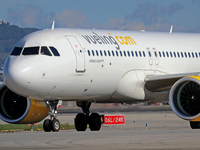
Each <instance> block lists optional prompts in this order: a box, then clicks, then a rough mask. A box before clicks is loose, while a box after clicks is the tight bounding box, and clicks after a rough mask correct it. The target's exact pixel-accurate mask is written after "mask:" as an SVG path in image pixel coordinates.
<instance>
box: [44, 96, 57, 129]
mask: <svg viewBox="0 0 200 150" xmlns="http://www.w3.org/2000/svg"><path fill="white" fill-rule="evenodd" d="M58 102H59V100H55V101H45V104H46V105H47V106H48V107H49V108H50V111H49V115H50V119H46V120H45V121H44V123H43V129H44V131H45V132H51V131H53V132H58V131H59V130H60V122H59V120H58V119H56V113H57V104H58Z"/></svg>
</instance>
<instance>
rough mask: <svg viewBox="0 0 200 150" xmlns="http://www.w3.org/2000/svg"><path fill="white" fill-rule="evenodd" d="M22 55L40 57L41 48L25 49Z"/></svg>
mask: <svg viewBox="0 0 200 150" xmlns="http://www.w3.org/2000/svg"><path fill="white" fill-rule="evenodd" d="M22 54H23V55H38V54H39V47H25V48H24V51H23V53H22Z"/></svg>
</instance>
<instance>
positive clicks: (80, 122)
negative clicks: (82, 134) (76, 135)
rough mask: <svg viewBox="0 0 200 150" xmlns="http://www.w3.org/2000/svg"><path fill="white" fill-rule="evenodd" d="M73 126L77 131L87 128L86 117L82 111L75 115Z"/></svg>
mask: <svg viewBox="0 0 200 150" xmlns="http://www.w3.org/2000/svg"><path fill="white" fill-rule="evenodd" d="M74 124H75V128H76V130H77V131H85V130H86V128H87V117H86V115H84V114H83V113H79V114H77V115H76V118H75V120H74Z"/></svg>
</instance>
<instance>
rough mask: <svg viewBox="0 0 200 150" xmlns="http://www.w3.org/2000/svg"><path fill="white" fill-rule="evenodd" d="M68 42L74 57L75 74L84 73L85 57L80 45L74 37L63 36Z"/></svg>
mask: <svg viewBox="0 0 200 150" xmlns="http://www.w3.org/2000/svg"><path fill="white" fill-rule="evenodd" d="M65 37H66V38H67V40H68V41H69V43H70V45H71V47H72V49H73V51H74V54H75V56H76V72H85V56H84V51H83V49H82V47H81V44H80V43H79V41H78V40H77V39H76V37H74V36H70V35H67V36H65Z"/></svg>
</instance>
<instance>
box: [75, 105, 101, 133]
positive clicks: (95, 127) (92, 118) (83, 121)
mask: <svg viewBox="0 0 200 150" xmlns="http://www.w3.org/2000/svg"><path fill="white" fill-rule="evenodd" d="M76 104H77V106H79V107H81V108H82V110H83V113H79V114H77V115H76V118H75V119H74V124H75V128H76V130H77V131H85V130H86V128H87V125H88V124H89V128H90V130H91V131H99V130H100V128H101V118H100V116H99V114H98V113H92V114H91V115H89V114H90V111H89V108H90V105H91V102H88V101H84V102H78V101H77V102H76Z"/></svg>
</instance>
